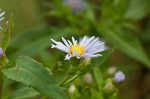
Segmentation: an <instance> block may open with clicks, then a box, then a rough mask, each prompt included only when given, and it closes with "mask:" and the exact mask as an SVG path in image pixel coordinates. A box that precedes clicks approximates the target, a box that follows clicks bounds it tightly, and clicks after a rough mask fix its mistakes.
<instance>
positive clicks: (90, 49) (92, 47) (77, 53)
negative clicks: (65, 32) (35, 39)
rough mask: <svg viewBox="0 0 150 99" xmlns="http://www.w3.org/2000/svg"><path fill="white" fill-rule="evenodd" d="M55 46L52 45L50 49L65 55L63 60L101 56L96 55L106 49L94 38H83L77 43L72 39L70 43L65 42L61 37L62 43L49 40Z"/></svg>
mask: <svg viewBox="0 0 150 99" xmlns="http://www.w3.org/2000/svg"><path fill="white" fill-rule="evenodd" d="M51 41H52V42H53V43H55V45H54V44H53V45H52V48H57V49H59V50H61V51H63V52H65V53H67V55H66V58H65V60H69V59H70V58H71V57H76V58H78V59H79V58H82V57H83V58H92V57H99V56H102V55H101V54H97V53H98V52H102V51H104V50H105V49H106V47H105V44H104V42H102V41H100V40H99V38H96V37H94V36H93V37H90V38H89V37H87V36H84V37H83V38H82V39H81V40H80V41H79V43H78V41H77V40H75V38H74V37H72V42H71V41H69V40H66V39H65V38H63V37H62V41H63V43H64V44H63V43H62V42H57V41H55V40H54V39H51Z"/></svg>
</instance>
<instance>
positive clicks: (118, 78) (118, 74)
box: [114, 71, 125, 83]
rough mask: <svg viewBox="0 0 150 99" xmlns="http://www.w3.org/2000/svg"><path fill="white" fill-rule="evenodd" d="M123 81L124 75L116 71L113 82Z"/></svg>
mask: <svg viewBox="0 0 150 99" xmlns="http://www.w3.org/2000/svg"><path fill="white" fill-rule="evenodd" d="M124 80H125V74H124V73H123V72H121V71H118V72H116V73H115V75H114V81H115V82H117V83H120V82H123V81H124Z"/></svg>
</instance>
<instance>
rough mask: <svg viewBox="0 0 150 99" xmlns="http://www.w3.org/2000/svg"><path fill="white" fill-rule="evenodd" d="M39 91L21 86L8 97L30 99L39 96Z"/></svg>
mask: <svg viewBox="0 0 150 99" xmlns="http://www.w3.org/2000/svg"><path fill="white" fill-rule="evenodd" d="M38 95H39V93H38V92H37V91H35V90H34V89H33V88H29V87H23V88H22V87H21V88H19V89H17V90H16V91H14V92H13V94H12V95H11V96H10V97H9V98H8V99H29V98H32V97H35V96H38Z"/></svg>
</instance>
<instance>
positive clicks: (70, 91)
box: [68, 85, 76, 94]
mask: <svg viewBox="0 0 150 99" xmlns="http://www.w3.org/2000/svg"><path fill="white" fill-rule="evenodd" d="M75 90H76V87H75V85H71V86H70V87H69V90H68V91H69V93H71V94H72V93H74V91H75Z"/></svg>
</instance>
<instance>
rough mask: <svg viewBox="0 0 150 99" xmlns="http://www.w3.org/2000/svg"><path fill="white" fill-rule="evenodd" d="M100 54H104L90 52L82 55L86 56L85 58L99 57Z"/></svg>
mask: <svg viewBox="0 0 150 99" xmlns="http://www.w3.org/2000/svg"><path fill="white" fill-rule="evenodd" d="M99 56H102V55H101V54H96V55H93V54H89V53H86V54H84V55H82V57H84V58H93V57H99Z"/></svg>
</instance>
